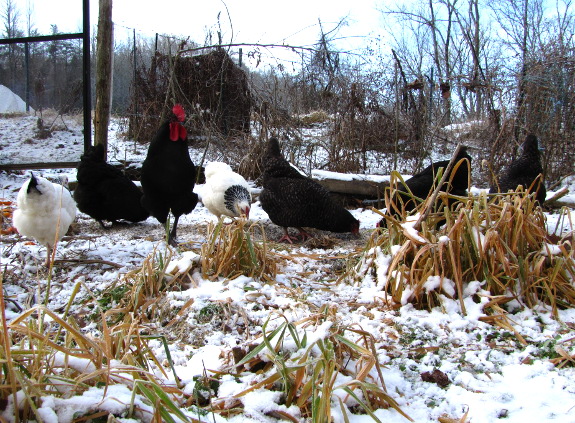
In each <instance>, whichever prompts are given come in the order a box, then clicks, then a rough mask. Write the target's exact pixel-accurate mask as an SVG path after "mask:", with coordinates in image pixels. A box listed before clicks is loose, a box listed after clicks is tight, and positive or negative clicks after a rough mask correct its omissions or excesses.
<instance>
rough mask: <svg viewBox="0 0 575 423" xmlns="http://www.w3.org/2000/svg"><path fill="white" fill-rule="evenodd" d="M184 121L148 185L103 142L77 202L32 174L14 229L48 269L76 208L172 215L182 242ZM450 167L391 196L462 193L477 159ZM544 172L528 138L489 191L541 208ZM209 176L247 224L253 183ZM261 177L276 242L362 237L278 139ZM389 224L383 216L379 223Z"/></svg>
mask: <svg viewBox="0 0 575 423" xmlns="http://www.w3.org/2000/svg"><path fill="white" fill-rule="evenodd" d="M184 120H185V113H184V110H183V109H182V107H181V106H180V105H175V106H174V107H173V109H172V116H171V117H170V119H168V121H167V122H165V123H164V124H163V125H162V126H161V127H160V129H159V130H158V132H157V134H156V136H155V137H154V139H153V140H152V142H151V143H150V146H149V149H148V154H147V156H146V159H145V160H144V162H143V164H142V174H141V185H142V189H140V188H138V187H137V186H136V185H135V184H134V183H133V182H132V181H131V180H130V179H129V178H128V177H126V176H125V175H124V174H123V173H122V172H121V171H120V170H118V169H116V168H115V167H113V166H111V165H109V164H108V163H106V160H105V149H104V146H102V145H95V146H93V147H91V148H90V150H89V151H87V152H86V153H85V154H84V155H82V157H81V161H80V164H79V165H78V173H77V182H78V184H77V187H76V189H75V190H74V196H73V198H72V195H71V194H70V192H69V191H68V190H67V189H66V188H65V187H64V186H62V185H59V184H55V183H52V182H50V181H48V180H47V179H44V178H41V177H37V176H35V175H34V174H32V175H31V177H30V179H29V180H28V181H26V182H25V183H24V185H23V186H22V188H21V189H20V191H19V193H18V197H17V203H18V208H17V209H16V210H15V212H14V218H13V223H14V226H15V227H16V229H17V230H18V231H19V233H20V234H22V235H24V236H28V237H32V238H35V239H36V240H37V241H38V242H39V243H41V244H43V245H46V247H47V258H46V263H45V264H46V265H47V266H49V265H50V261H51V257H52V256H53V248H54V246H55V245H56V243H57V242H58V241H59V240H61V239H62V237H63V236H64V235H65V234H66V232H67V230H68V228H69V226H70V224H71V223H72V222H73V220H74V219H75V217H76V207H77V208H78V209H79V210H80V211H81V212H83V213H86V214H88V215H89V216H91V217H92V218H94V219H95V220H96V221H98V222H99V223H100V224H101V225H102V226H103V227H105V225H104V221H109V222H112V224H114V223H115V222H117V221H119V220H125V221H130V222H139V221H142V220H145V219H147V218H148V217H149V216H153V217H155V218H156V219H157V220H158V221H159V222H160V223H161V224H162V225H164V226H166V225H167V223H168V222H169V220H168V215H169V213H170V212H171V213H172V214H173V216H174V222H173V226H172V229H171V230H169V228H168V227H167V226H166V232H167V234H168V243H169V244H171V245H177V241H176V235H177V233H176V231H177V225H178V220H179V218H180V216H181V215H183V214H187V213H190V212H191V211H192V210H193V209H194V208H195V207H196V204H197V203H198V201H199V198H198V195H197V194H196V193H194V191H193V189H194V185H195V180H196V168H195V166H194V164H193V162H192V160H191V159H190V155H189V152H188V146H187V133H186V129H185V128H184V126H183V125H182V122H184ZM452 162H453V163H452V164H451V165H450V161H441V162H436V163H433V164H431V165H430V166H429V167H427V168H426V169H424V170H423V171H422V172H420V173H418V174H416V175H414V176H413V177H411V178H410V179H408V180H407V181H405V183H404V187H403V188H401V189H397V190H395V191H394V193H393V197H394V199H395V200H397V202H398V203H400V204H402V209H403V211H408V212H409V211H411V210H413V209H415V208H416V206H417V204H416V202H415V200H414V197H416V198H422V199H424V198H426V197H427V196H428V195H429V194H430V192H431V191H432V188H434V185H435V183H436V178H437V175H438V172H439V169H440V168H442V169H444V171H445V173H446V174H447V175H446V177H445V178H444V179H443V180H444V181H445V182H444V184H443V185H442V186H441V188H440V189H441V191H444V192H448V193H451V194H453V195H455V196H466V195H467V190H468V188H469V181H470V178H469V174H470V169H471V157H470V156H469V155H468V154H467V151H466V149H465V148H462V149H461V150H460V151H459V154H458V155H457V156H456V157H455V159H454V160H453V161H452ZM542 171H543V169H542V166H541V158H540V151H539V146H538V140H537V138H536V137H535V136H534V135H528V136H527V138H526V140H525V142H524V143H523V146H522V153H521V155H520V157H519V158H518V159H517V160H516V161H514V162H512V163H511V164H510V165H509V166H508V167H507V168H506V170H505V172H504V174H503V175H502V176H501V177H500V178H499V180H498V184H497V185H494V186H492V187H491V189H490V192H491V193H496V192H507V191H508V190H516V189H517V187H518V186H519V185H521V186H523V187H524V188H525V189H531V190H533V191H536V194H535V195H536V199H537V200H538V201H539V202H540V203H543V201H544V200H545V195H546V193H545V185H544V183H543V180H542V179H541V178H542ZM205 176H206V184H205V186H204V187H203V190H202V193H201V197H202V198H201V201H202V203H203V204H204V205H205V206H206V208H207V209H208V210H209V211H210V212H211V213H213V214H214V215H216V216H218V217H220V216H229V217H232V218H235V217H241V216H245V217H246V218H249V213H250V205H251V202H252V197H251V192H250V187H249V185H248V183H247V182H246V180H245V179H244V178H243V177H242V176H241V175H239V174H237V173H235V172H233V171H232V169H231V167H230V166H228V165H227V164H225V163H220V162H214V163H209V164H208V165H207V166H206V169H205ZM262 176H263V177H262V185H263V189H262V191H261V193H260V196H259V200H260V203H261V206H262V208H263V210H264V211H265V212H266V213H267V214H268V216H269V218H270V220H271V221H272V222H273V223H274V224H276V225H278V226H280V227H282V228H283V229H284V235H283V236H282V237H281V238H280V239H279V241H278V242H282V241H286V242H289V243H293V242H294V241H296V240H298V239H301V240H306V239H307V238H309V237H310V236H311V235H310V234H309V233H307V232H306V231H305V230H304V228H306V227H307V228H315V229H320V230H326V231H331V232H351V233H352V234H355V235H357V234H358V233H359V226H360V224H359V221H358V220H357V219H356V218H354V217H353V215H352V214H351V213H350V212H349V211H348V210H346V209H345V208H344V207H343V206H341V205H340V204H339V203H337V202H336V201H335V200H334V199H333V198H332V196H331V195H330V193H329V191H328V190H327V189H325V188H324V187H323V186H322V185H320V184H319V183H317V182H315V181H313V180H312V179H310V178H308V177H307V176H305V175H304V174H302V173H301V172H300V171H299V170H297V169H296V168H295V167H293V166H292V165H291V164H290V163H289V162H288V161H287V160H285V159H284V157H283V156H282V154H281V150H280V145H279V142H278V140H277V139H276V138H271V139H270V140H269V141H268V145H267V149H266V152H265V155H264V160H263V175H262ZM450 201H456V200H450ZM400 212H401V211H400V210H398V209H395V210H389V211H388V213H390V214H391V213H400ZM384 224H385V218H384V219H382V221H381V222H380V224H379V226H383V225H384ZM290 227H293V228H296V229H298V230H299V234H298V235H296V236H294V235H290V234H289V232H288V228H290Z"/></svg>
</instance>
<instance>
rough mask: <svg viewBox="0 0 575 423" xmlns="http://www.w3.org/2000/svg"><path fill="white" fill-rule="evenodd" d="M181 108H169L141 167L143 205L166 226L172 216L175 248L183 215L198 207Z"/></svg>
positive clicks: (194, 169) (192, 166)
mask: <svg viewBox="0 0 575 423" xmlns="http://www.w3.org/2000/svg"><path fill="white" fill-rule="evenodd" d="M184 119H185V113H184V109H183V108H182V106H180V105H179V104H176V105H175V106H174V107H173V108H172V116H171V117H170V118H169V119H168V121H167V122H165V123H164V124H162V126H161V127H160V129H159V130H158V133H157V134H156V136H155V137H154V139H153V140H152V142H151V143H150V147H149V148H148V155H147V156H146V159H145V160H144V163H143V164H142V189H143V190H144V196H143V197H142V205H143V206H144V208H145V209H146V210H148V211H149V212H150V215H152V216H154V217H155V218H156V219H158V221H159V222H160V223H161V224H163V225H165V224H166V221H167V219H168V214H169V213H170V211H171V212H172V214H173V215H174V223H173V226H172V230H171V232H170V233H169V235H168V243H169V244H170V245H174V246H175V245H177V242H176V230H177V226H178V220H179V218H180V216H181V215H182V214H187V213H190V212H191V211H192V210H193V209H194V207H196V204H197V203H198V196H197V194H196V193H194V191H193V189H194V184H195V179H196V167H195V166H194V163H192V160H191V159H190V153H189V151H188V144H187V132H186V129H185V128H184V127H183V126H182V124H181V122H183V121H184Z"/></svg>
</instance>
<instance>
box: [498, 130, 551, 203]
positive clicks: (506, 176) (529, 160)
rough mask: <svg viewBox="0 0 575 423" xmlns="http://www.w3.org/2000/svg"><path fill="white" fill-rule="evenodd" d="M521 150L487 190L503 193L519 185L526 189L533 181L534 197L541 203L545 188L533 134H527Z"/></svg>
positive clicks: (545, 193) (539, 155)
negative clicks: (495, 182)
mask: <svg viewBox="0 0 575 423" xmlns="http://www.w3.org/2000/svg"><path fill="white" fill-rule="evenodd" d="M521 150H522V151H521V154H520V156H519V157H518V158H517V159H515V160H514V161H512V162H511V163H509V165H508V166H507V167H506V168H505V169H503V172H502V173H501V175H500V176H499V178H498V179H499V180H498V183H497V184H494V185H492V186H491V188H490V189H489V192H490V193H492V194H493V193H497V192H503V193H505V192H507V191H509V190H512V191H515V190H517V187H519V185H521V186H523V189H525V190H527V189H529V187H530V186H531V185H532V184H533V183H534V182H535V185H534V186H535V189H536V194H535V199H536V200H537V201H539V203H540V204H543V202H544V201H545V197H546V195H547V190H546V188H545V182H544V180H543V166H542V165H541V152H540V151H539V141H538V140H537V137H536V136H535V135H533V134H529V135H527V137H526V138H525V141H524V142H523V144H522V146H521ZM537 178H540V179H537ZM536 179H537V181H536Z"/></svg>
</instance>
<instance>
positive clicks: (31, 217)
mask: <svg viewBox="0 0 575 423" xmlns="http://www.w3.org/2000/svg"><path fill="white" fill-rule="evenodd" d="M35 179H36V180H37V186H36V188H37V189H31V190H30V192H28V187H29V185H30V182H31V180H32V178H30V179H29V180H28V181H26V182H25V183H24V185H22V188H20V191H19V192H18V198H17V203H18V208H17V209H16V210H15V211H14V216H13V223H14V226H15V227H16V229H17V230H18V232H19V233H20V234H22V235H24V236H28V237H32V238H34V239H35V240H36V241H38V242H39V243H41V244H43V245H46V246H48V248H50V247H52V246H53V245H54V244H55V242H56V241H59V240H61V239H62V237H63V236H64V235H65V234H66V232H67V231H68V228H69V227H70V224H71V223H72V222H73V220H74V219H75V217H76V203H75V202H74V200H73V199H72V196H71V195H70V191H68V190H67V189H66V188H64V187H63V186H62V185H58V184H54V183H52V182H50V181H48V180H47V179H45V178H42V177H35Z"/></svg>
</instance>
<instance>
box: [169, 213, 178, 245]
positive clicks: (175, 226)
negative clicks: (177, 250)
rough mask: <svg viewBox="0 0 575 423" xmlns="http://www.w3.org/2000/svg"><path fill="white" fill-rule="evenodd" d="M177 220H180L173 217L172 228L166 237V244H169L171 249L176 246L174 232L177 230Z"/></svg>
mask: <svg viewBox="0 0 575 423" xmlns="http://www.w3.org/2000/svg"><path fill="white" fill-rule="evenodd" d="M179 218H180V216H175V217H174V226H172V230H171V232H170V235H169V236H168V244H170V245H171V246H172V247H177V246H178V241H177V240H176V230H177V229H178V219H179Z"/></svg>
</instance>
